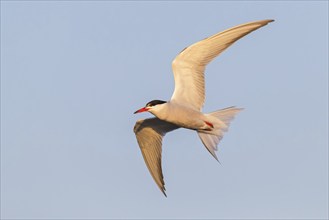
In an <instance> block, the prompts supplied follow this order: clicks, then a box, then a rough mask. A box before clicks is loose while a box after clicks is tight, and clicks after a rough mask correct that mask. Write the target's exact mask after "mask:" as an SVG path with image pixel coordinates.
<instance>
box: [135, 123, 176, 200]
mask: <svg viewBox="0 0 329 220" xmlns="http://www.w3.org/2000/svg"><path fill="white" fill-rule="evenodd" d="M177 128H179V127H178V126H176V125H174V124H172V123H169V122H166V121H162V120H160V119H158V118H148V119H144V120H139V121H137V122H136V124H135V127H134V132H135V135H136V138H137V142H138V144H139V147H140V149H141V151H142V154H143V157H144V161H145V163H146V166H147V168H148V169H149V171H150V173H151V175H152V177H153V179H154V181H155V182H156V184H157V185H158V186H159V188H160V190H161V191H162V192H163V194H164V195H165V196H167V195H166V193H165V190H166V189H165V187H164V185H165V184H164V181H163V174H162V168H161V151H162V137H163V136H164V135H165V134H166V133H167V132H170V131H172V130H175V129H177Z"/></svg>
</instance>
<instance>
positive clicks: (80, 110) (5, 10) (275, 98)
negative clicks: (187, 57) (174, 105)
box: [1, 1, 328, 219]
mask: <svg viewBox="0 0 329 220" xmlns="http://www.w3.org/2000/svg"><path fill="white" fill-rule="evenodd" d="M261 19H275V22H274V23H271V24H269V25H268V26H266V27H264V28H261V29H259V30H257V31H255V32H253V33H252V34H250V35H248V36H246V37H245V38H243V39H241V40H239V41H238V42H237V43H236V44H234V45H233V46H232V47H230V48H229V49H228V50H227V51H225V52H224V53H223V54H222V55H221V56H220V57H218V58H217V59H215V60H214V61H213V62H212V63H211V64H210V65H209V66H208V68H207V71H206V95H207V98H206V104H205V107H204V112H209V111H214V110H217V109H220V108H224V107H227V106H231V105H236V106H239V107H244V108H245V110H244V111H243V112H241V113H240V114H239V115H238V116H237V118H236V119H235V120H234V121H233V123H232V125H231V128H230V131H229V132H228V133H227V134H226V135H225V137H224V139H223V140H222V142H221V143H220V145H219V152H218V157H219V159H220V161H221V165H219V164H218V163H217V162H216V161H215V160H214V159H213V158H212V157H211V155H210V154H209V153H208V152H207V150H206V149H205V148H204V147H203V145H202V143H201V141H200V140H199V139H198V136H197V135H196V133H195V132H193V131H189V130H184V129H180V130H177V131H175V132H172V133H170V134H168V135H167V136H166V138H165V140H164V147H163V172H164V176H165V181H166V188H167V194H168V198H165V197H164V196H163V195H162V194H161V192H160V191H159V189H158V188H157V186H156V185H155V183H154V182H153V180H152V178H151V176H150V174H149V173H148V170H147V168H146V166H145V164H144V161H143V158H142V155H141V153H140V150H139V147H138V145H137V142H136V139H135V136H134V134H133V131H132V129H133V126H134V124H135V121H136V120H137V119H140V118H146V117H150V116H151V115H150V114H147V113H145V114H139V115H133V114H132V113H133V112H134V111H135V110H137V109H138V108H140V107H142V106H144V105H145V103H146V102H148V101H150V100H153V99H162V100H167V99H169V98H170V97H171V94H172V91H173V88H174V81H173V75H172V72H171V61H172V59H173V58H174V57H175V56H176V55H177V54H178V53H179V52H180V51H181V50H182V49H183V48H184V47H186V46H188V45H190V44H192V43H194V42H196V41H199V40H201V39H203V38H205V37H207V36H210V35H212V34H214V33H217V32H219V31H222V30H224V29H226V28H230V27H232V26H234V25H238V24H242V23H246V22H249V21H255V20H261ZM1 218H4V219H17V218H24V219H26V218H32V219H36V218H42V219H46V218H57V219H58V218H65V219H68V218H79V219H80V218H81V219H82V218H85V219H88V218H103V219H111V218H216V219H222V218H240V219H241V218H262V219H266V218H272V219H275V218H312V219H317V218H328V2H327V1H309V2H308V1H300V2H297V1H289V2H283V1H272V2H267V1H252V2H241V1H234V2H228V1H218V2H217V1H207V2H201V1H200V2H198V1H196V2H195V1H193V2H189V1H179V2H174V1H159V2H148V1H137V2H133V1H126V2H119V1H97V2H91V1H90V2H89V1H51V2H46V1H14V2H11V1H1Z"/></svg>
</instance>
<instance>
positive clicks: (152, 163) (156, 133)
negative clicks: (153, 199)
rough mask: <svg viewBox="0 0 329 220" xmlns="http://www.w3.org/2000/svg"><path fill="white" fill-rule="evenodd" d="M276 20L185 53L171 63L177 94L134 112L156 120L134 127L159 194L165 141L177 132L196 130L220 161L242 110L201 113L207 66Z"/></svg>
mask: <svg viewBox="0 0 329 220" xmlns="http://www.w3.org/2000/svg"><path fill="white" fill-rule="evenodd" d="M272 21H274V20H261V21H255V22H250V23H245V24H242V25H238V26H235V27H233V28H230V29H227V30H225V31H222V32H219V33H217V34H215V35H212V36H210V37H208V38H206V39H204V40H201V41H199V42H197V43H195V44H192V45H191V46H189V47H186V48H185V49H183V50H182V51H181V52H180V53H179V54H178V56H177V57H176V58H175V59H174V60H173V62H172V69H173V73H174V79H175V89H174V93H173V95H172V97H171V99H170V100H169V101H162V100H153V101H150V102H148V103H147V104H146V105H145V107H143V108H141V109H139V110H137V111H136V112H134V114H136V113H141V112H150V113H151V114H153V115H154V116H155V117H152V118H147V119H143V120H138V121H137V122H136V124H135V126H134V132H135V135H136V138H137V142H138V144H139V147H140V149H141V152H142V155H143V157H144V161H145V163H146V165H147V167H148V169H149V171H150V173H151V175H152V177H153V179H154V181H155V182H156V184H157V185H158V187H159V188H160V190H161V191H162V193H163V194H164V195H165V196H167V195H166V193H165V190H166V189H165V183H164V180H163V174H162V167H161V152H162V138H163V137H164V136H165V134H166V133H168V132H170V131H173V130H175V129H178V128H186V129H190V130H194V131H196V132H197V134H198V135H199V137H200V139H201V142H202V143H203V145H204V146H205V147H206V149H207V150H208V151H209V152H210V154H211V155H212V156H213V157H214V158H215V159H216V160H218V158H217V156H216V154H215V151H216V150H217V145H218V143H219V141H220V140H221V139H222V138H223V134H224V132H226V131H227V130H228V127H229V125H230V122H231V121H232V119H233V118H234V116H235V115H236V114H237V113H238V112H240V111H241V110H242V108H236V107H234V106H233V107H228V108H224V109H221V110H217V111H214V112H211V113H206V114H205V113H202V107H203V105H204V102H205V82H204V81H205V80H204V72H205V68H206V65H207V64H208V63H209V62H210V61H212V60H213V59H214V58H215V57H216V56H218V55H219V54H220V53H221V52H223V51H224V50H225V49H226V48H228V47H229V46H231V45H232V44H233V43H234V42H236V41H237V40H239V39H240V38H242V37H244V36H245V35H247V34H249V33H251V32H252V31H255V30H257V29H258V28H260V27H263V26H265V25H267V24H268V23H270V22H272Z"/></svg>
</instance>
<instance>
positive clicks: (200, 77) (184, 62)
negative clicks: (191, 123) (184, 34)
mask: <svg viewBox="0 0 329 220" xmlns="http://www.w3.org/2000/svg"><path fill="white" fill-rule="evenodd" d="M272 21H273V20H262V21H256V22H250V23H246V24H242V25H239V26H236V27H233V28H230V29H227V30H225V31H223V32H220V33H217V34H215V35H213V36H211V37H208V38H206V39H204V40H202V41H199V42H197V43H195V44H192V45H191V46H189V47H187V48H185V49H184V50H183V51H182V52H181V53H180V54H178V56H177V57H176V58H175V59H174V61H173V63H172V69H173V72H174V78H175V90H174V93H173V96H172V97H171V101H173V102H179V103H184V104H185V105H189V106H190V107H192V108H194V109H196V110H199V111H200V110H201V108H202V106H203V104H204V101H205V83H204V71H205V67H206V65H207V64H208V63H209V62H211V61H212V60H213V59H214V58H215V57H216V56H218V55H219V54H220V53H221V52H223V51H224V50H225V49H226V48H228V47H229V46H230V45H232V44H233V43H234V42H235V41H237V40H239V39H240V38H242V37H243V36H245V35H247V34H249V33H250V32H252V31H254V30H257V29H258V28H260V27H262V26H264V25H266V24H268V23H269V22H272Z"/></svg>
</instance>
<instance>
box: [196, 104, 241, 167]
mask: <svg viewBox="0 0 329 220" xmlns="http://www.w3.org/2000/svg"><path fill="white" fill-rule="evenodd" d="M242 110H243V109H242V108H236V107H234V106H233V107H228V108H224V109H221V110H218V111H215V112H211V113H209V114H206V117H208V118H209V120H210V121H211V123H213V124H214V130H212V131H204V130H199V131H197V132H198V135H199V137H200V139H201V141H202V143H203V145H204V146H205V147H206V148H207V150H208V151H209V153H210V154H211V155H212V156H213V157H214V158H215V159H216V160H217V161H218V158H217V156H216V154H215V151H217V150H218V148H217V145H218V143H219V142H220V140H221V139H222V138H223V136H224V132H226V131H228V127H229V125H230V122H231V121H232V120H233V119H234V117H235V115H236V114H237V113H239V112H240V111H242Z"/></svg>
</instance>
